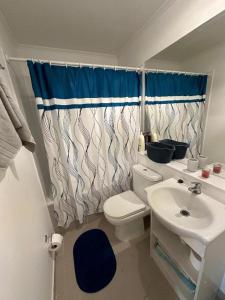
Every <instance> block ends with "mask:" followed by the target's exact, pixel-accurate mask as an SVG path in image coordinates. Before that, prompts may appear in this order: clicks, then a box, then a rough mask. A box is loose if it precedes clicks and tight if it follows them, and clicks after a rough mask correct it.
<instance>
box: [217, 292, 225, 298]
mask: <svg viewBox="0 0 225 300" xmlns="http://www.w3.org/2000/svg"><path fill="white" fill-rule="evenodd" d="M217 299H218V300H225V294H224V293H223V291H221V290H219V291H218V294H217Z"/></svg>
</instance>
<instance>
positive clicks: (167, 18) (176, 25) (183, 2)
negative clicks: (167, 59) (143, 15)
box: [119, 0, 225, 66]
mask: <svg viewBox="0 0 225 300" xmlns="http://www.w3.org/2000/svg"><path fill="white" fill-rule="evenodd" d="M224 10H225V0H214V1H212V0H188V1H187V0H175V1H173V0H169V1H168V5H167V6H165V7H162V8H161V10H159V11H158V13H157V14H156V15H155V18H153V19H152V20H150V22H149V23H147V24H146V25H145V26H144V27H143V28H142V29H141V30H140V31H139V32H138V33H137V34H136V35H135V36H134V37H133V38H132V39H131V40H129V41H128V42H127V43H126V44H125V46H124V47H123V48H122V49H121V51H120V55H119V63H120V64H124V65H132V66H138V65H143V64H144V62H145V61H146V60H148V59H149V58H151V57H153V56H154V55H156V54H157V53H159V52H161V51H162V50H163V49H165V48H167V47H168V46H170V45H171V44H173V43H175V42H176V41H178V40H179V39H180V38H182V37H184V36H185V35H187V34H188V33H189V32H191V31H192V30H194V29H196V28H197V27H199V26H200V25H202V24H204V23H205V22H206V21H208V20H210V19H211V18H213V17H214V16H216V15H218V14H219V13H221V12H223V11H224Z"/></svg>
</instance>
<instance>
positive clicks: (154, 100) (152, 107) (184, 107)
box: [145, 72, 207, 157]
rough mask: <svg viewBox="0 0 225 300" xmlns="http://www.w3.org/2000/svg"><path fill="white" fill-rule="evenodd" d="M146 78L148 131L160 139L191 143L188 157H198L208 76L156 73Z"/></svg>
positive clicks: (146, 125) (146, 120)
mask: <svg viewBox="0 0 225 300" xmlns="http://www.w3.org/2000/svg"><path fill="white" fill-rule="evenodd" d="M145 78H146V79H145V85H146V86H145V90H146V97H145V130H146V131H151V132H152V133H153V132H155V133H157V135H158V137H159V139H165V138H166V139H173V140H177V141H183V142H187V143H189V144H190V147H189V149H188V151H187V157H196V156H197V155H198V154H200V152H201V146H202V137H203V121H204V109H205V96H206V95H205V94H206V84H207V76H206V75H187V74H177V73H157V72H156V73H147V74H146V77H145Z"/></svg>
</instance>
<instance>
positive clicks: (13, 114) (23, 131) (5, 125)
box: [0, 74, 35, 179]
mask: <svg viewBox="0 0 225 300" xmlns="http://www.w3.org/2000/svg"><path fill="white" fill-rule="evenodd" d="M22 145H23V146H25V147H26V148H27V149H28V150H30V151H31V152H33V151H34V149H35V142H34V139H33V137H32V135H31V132H30V130H29V128H28V125H27V122H26V120H25V118H24V116H23V114H22V112H21V111H20V108H19V106H18V104H17V100H16V99H14V98H13V97H12V94H11V92H10V89H9V87H8V86H7V84H6V82H5V81H4V78H3V76H2V74H1V75H0V179H2V178H3V177H4V175H5V172H6V170H7V168H8V167H9V165H10V163H11V161H12V160H13V159H14V157H15V156H16V154H17V152H18V151H19V149H20V148H21V146H22Z"/></svg>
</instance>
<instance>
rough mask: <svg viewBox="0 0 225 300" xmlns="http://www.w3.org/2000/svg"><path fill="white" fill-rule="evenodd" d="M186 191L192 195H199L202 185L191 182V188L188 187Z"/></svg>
mask: <svg viewBox="0 0 225 300" xmlns="http://www.w3.org/2000/svg"><path fill="white" fill-rule="evenodd" d="M188 190H189V191H190V192H192V193H194V194H197V195H199V194H201V192H202V184H201V183H200V182H195V181H194V182H191V186H189V188H188Z"/></svg>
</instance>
